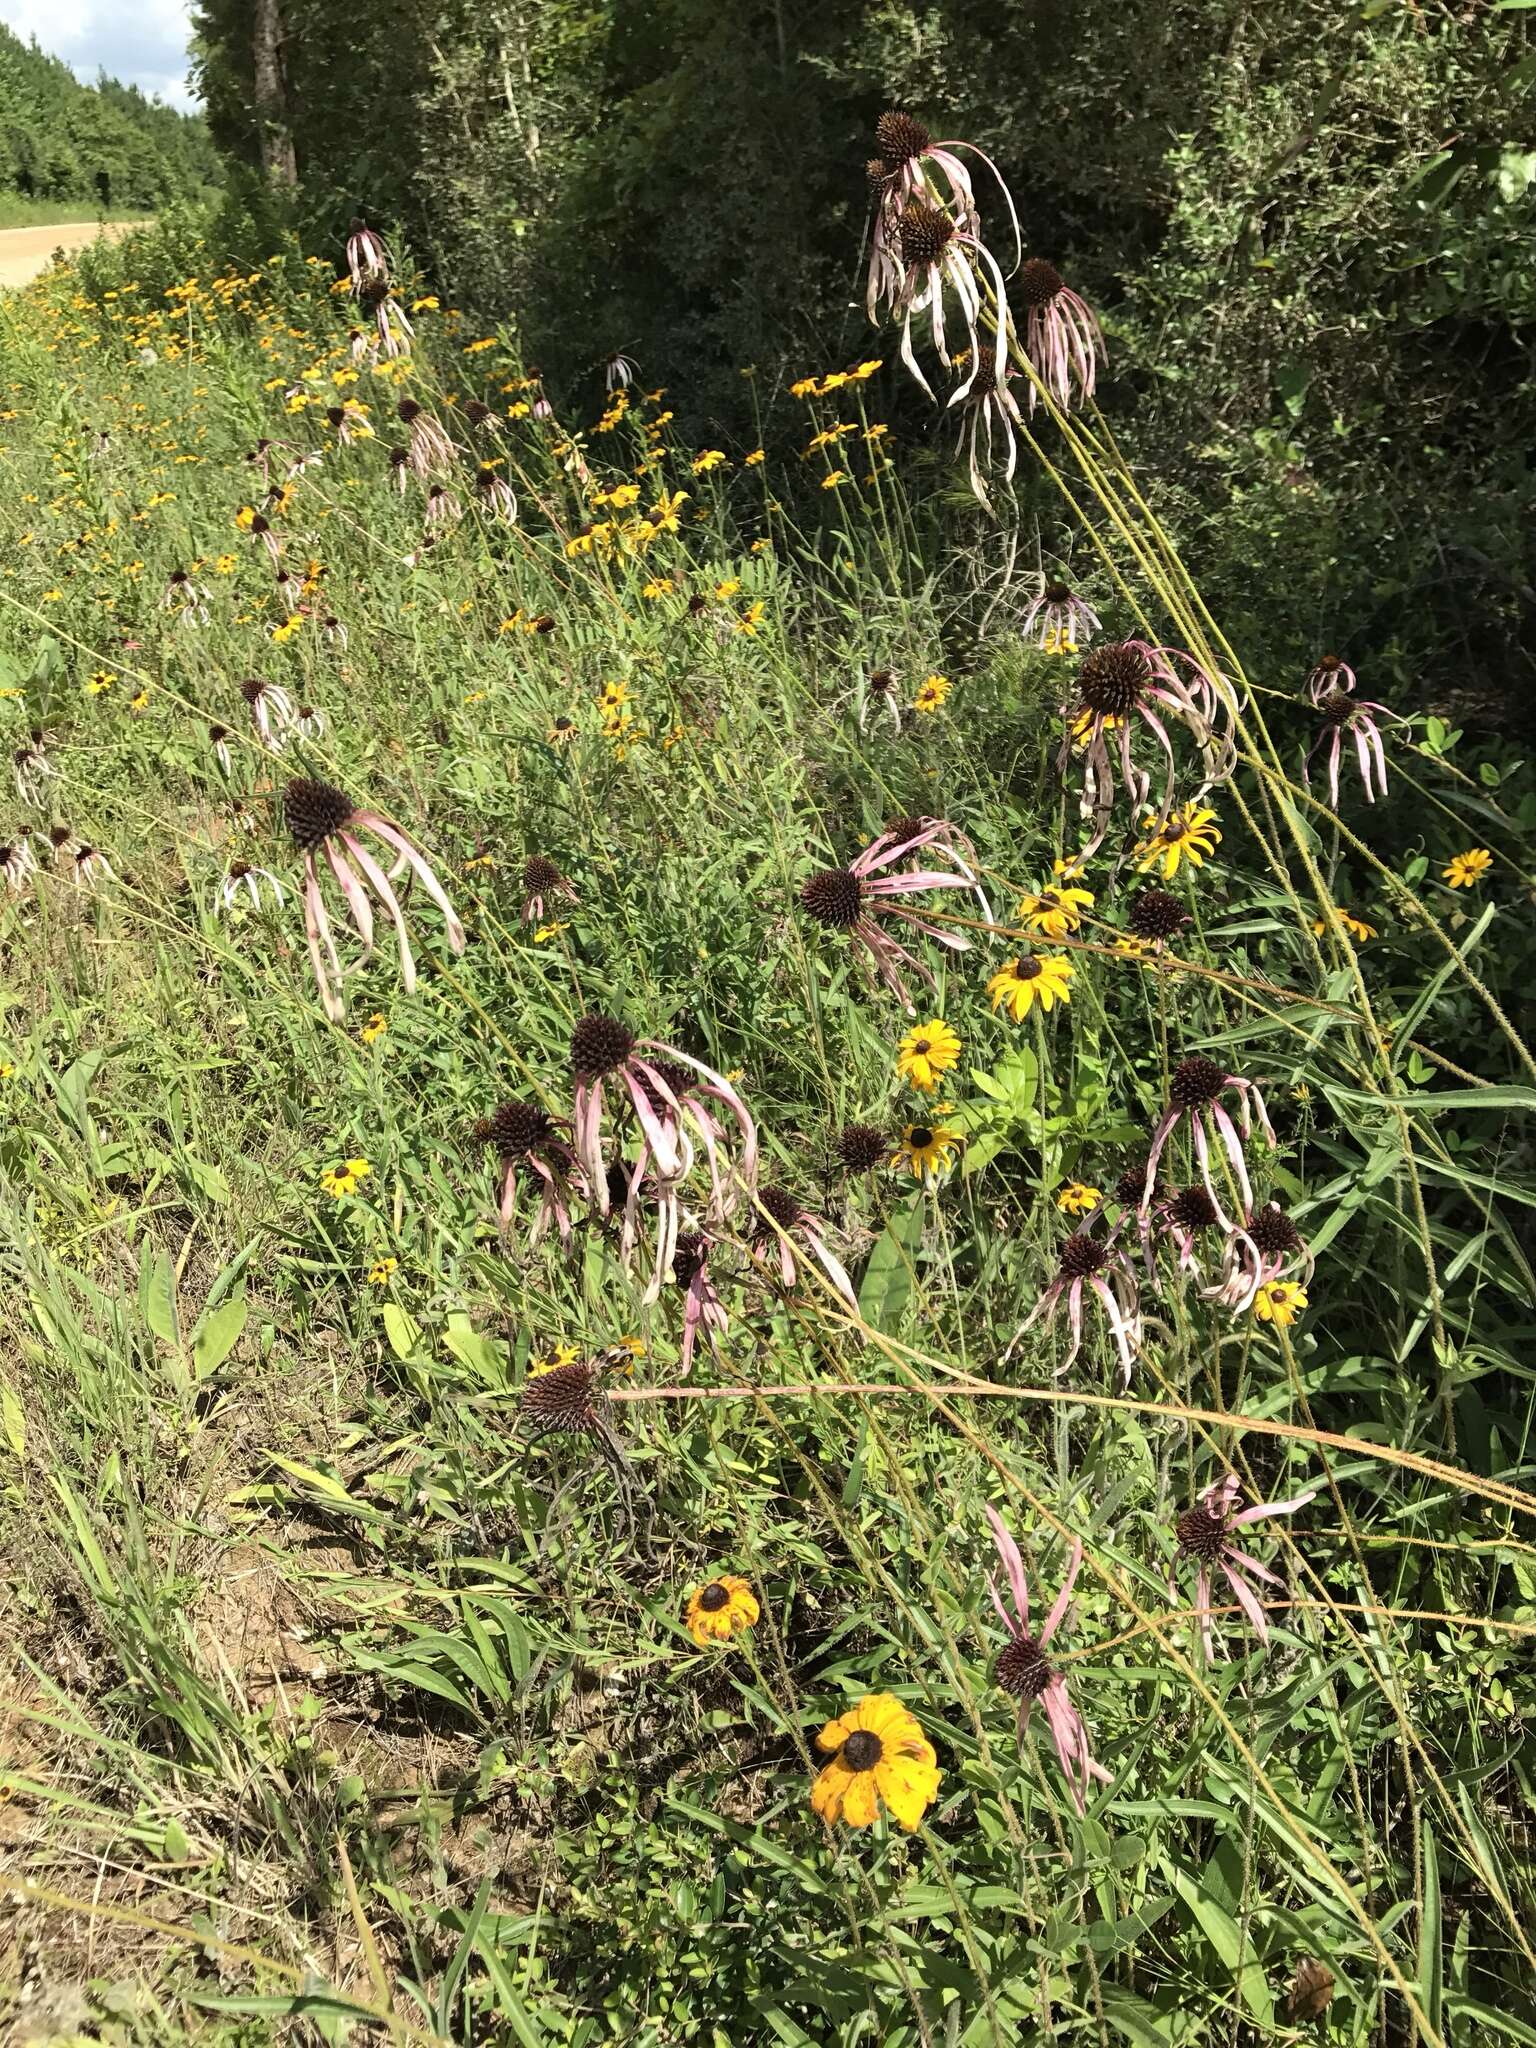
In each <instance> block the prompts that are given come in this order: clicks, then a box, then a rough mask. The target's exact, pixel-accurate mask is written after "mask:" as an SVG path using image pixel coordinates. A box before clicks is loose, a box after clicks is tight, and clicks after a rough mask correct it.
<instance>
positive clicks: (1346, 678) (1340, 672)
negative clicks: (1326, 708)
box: [1306, 654, 1355, 704]
mask: <svg viewBox="0 0 1536 2048" xmlns="http://www.w3.org/2000/svg"><path fill="white" fill-rule="evenodd" d="M1354 687H1355V672H1354V670H1353V669H1352V668H1351V667H1350V665H1349V663H1348V662H1347V661H1345V660H1344V658H1343V656H1342V655H1338V654H1324V655H1320V656H1319V657H1318V660H1317V663H1316V665H1315V667H1314V668H1313V669H1312V671H1311V673H1310V674H1309V675H1308V677H1307V682H1306V691H1307V695H1308V696H1309V697H1310V698H1311V699H1312V702H1313V703H1314V704H1321V703H1322V701H1323V699H1324V698H1325V697H1326V696H1328V694H1329V693H1330V692H1331V691H1333V690H1343V691H1344V692H1345V694H1346V695H1348V694H1350V693H1351V692H1353V690H1354Z"/></svg>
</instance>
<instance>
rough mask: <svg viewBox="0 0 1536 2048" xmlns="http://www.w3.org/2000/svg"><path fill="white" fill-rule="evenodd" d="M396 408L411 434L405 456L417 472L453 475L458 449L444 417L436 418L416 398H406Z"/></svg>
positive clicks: (408, 432) (430, 474)
mask: <svg viewBox="0 0 1536 2048" xmlns="http://www.w3.org/2000/svg"><path fill="white" fill-rule="evenodd" d="M395 412H396V414H397V415H398V417H399V420H400V424H401V425H402V426H403V427H404V428H405V430H406V432H407V434H408V435H409V436H410V439H409V441H408V442H407V444H406V450H405V459H406V462H407V463H408V464H409V465H410V467H411V469H412V470H414V471H415V473H416V475H417V476H419V477H429V476H433V475H438V474H440V475H443V476H447V475H449V474H450V473H451V472H452V469H453V459H454V456H455V455H456V454H457V453H458V451H457V449H456V448H455V447H454V445H453V442H452V441H451V440H450V439H449V437H448V432H447V429H446V428H445V427H444V426H443V425H442V423H441V421H439V420H435V419H434V418H433V417H432V415H431V413H429V412H425V411H424V410H423V409H422V407H421V406H419V405H418V404H417V402H416V400H415V399H414V398H402V399H401V400H400V402H399V404H398V405H397V406H396V407H395Z"/></svg>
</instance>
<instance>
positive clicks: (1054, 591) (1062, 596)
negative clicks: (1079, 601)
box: [1041, 576, 1072, 604]
mask: <svg viewBox="0 0 1536 2048" xmlns="http://www.w3.org/2000/svg"><path fill="white" fill-rule="evenodd" d="M1041 594H1042V595H1043V597H1044V598H1045V601H1046V603H1047V604H1070V603H1071V601H1072V586H1071V585H1070V584H1068V583H1062V582H1060V581H1058V579H1057V578H1056V577H1054V576H1053V577H1051V578H1050V579H1049V581H1048V582H1047V583H1046V586H1045V589H1044V591H1043V592H1042V593H1041Z"/></svg>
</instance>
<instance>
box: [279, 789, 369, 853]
mask: <svg viewBox="0 0 1536 2048" xmlns="http://www.w3.org/2000/svg"><path fill="white" fill-rule="evenodd" d="M354 809H355V806H354V804H353V802H352V799H351V797H349V796H348V795H347V794H346V792H345V791H344V790H340V789H338V788H337V787H336V785H335V784H334V783H332V782H316V781H314V780H313V779H312V778H311V777H309V776H307V775H301V776H299V777H298V778H297V779H296V780H295V781H293V782H290V783H289V785H288V787H287V788H286V789H285V790H284V791H283V816H284V817H285V818H286V819H287V821H288V830H289V831H290V832H291V833H292V834H293V838H294V843H295V844H296V845H297V846H298V847H299V849H300V850H301V851H302V852H304V853H314V852H316V851H317V850H318V849H319V848H320V847H322V846H323V845H324V844H325V842H326V840H327V839H329V838H330V836H331V834H332V833H333V832H339V831H340V830H341V829H342V827H343V826H344V825H345V824H346V823H347V821H348V819H349V818H350V817H351V816H352V813H353V810H354Z"/></svg>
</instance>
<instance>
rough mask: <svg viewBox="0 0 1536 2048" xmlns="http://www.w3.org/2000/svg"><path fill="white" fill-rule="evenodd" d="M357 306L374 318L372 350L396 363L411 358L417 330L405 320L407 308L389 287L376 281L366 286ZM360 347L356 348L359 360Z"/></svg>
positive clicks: (359, 296)
mask: <svg viewBox="0 0 1536 2048" xmlns="http://www.w3.org/2000/svg"><path fill="white" fill-rule="evenodd" d="M358 303H359V304H360V305H361V307H362V309H363V311H364V312H365V313H371V314H372V315H373V325H374V337H375V338H374V340H373V341H372V343H371V344H369V346H370V347H372V348H376V349H377V350H378V352H379V354H380V355H382V356H385V357H387V358H388V359H390V360H393V359H394V358H395V357H397V356H408V355H409V354H410V352H411V343H412V341H413V340H414V338H415V334H416V330H415V328H414V327H412V325H411V323H410V321H409V320H407V318H406V317H405V308H404V307H403V306H402V305H401V303H400V301H399V300H398V299H397V298H396V297H395V295H394V292H393V291H392V290H391V289H390V287H389V286H388V285H387V284H384V283H382V282H379V281H377V280H376V281H375V282H374V283H373V284H370V285H365V286H364V287H363V289H362V291H361V293H360V294H359V295H358ZM356 353H357V345H356V343H355V342H354V344H353V355H354V357H355V356H356Z"/></svg>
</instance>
